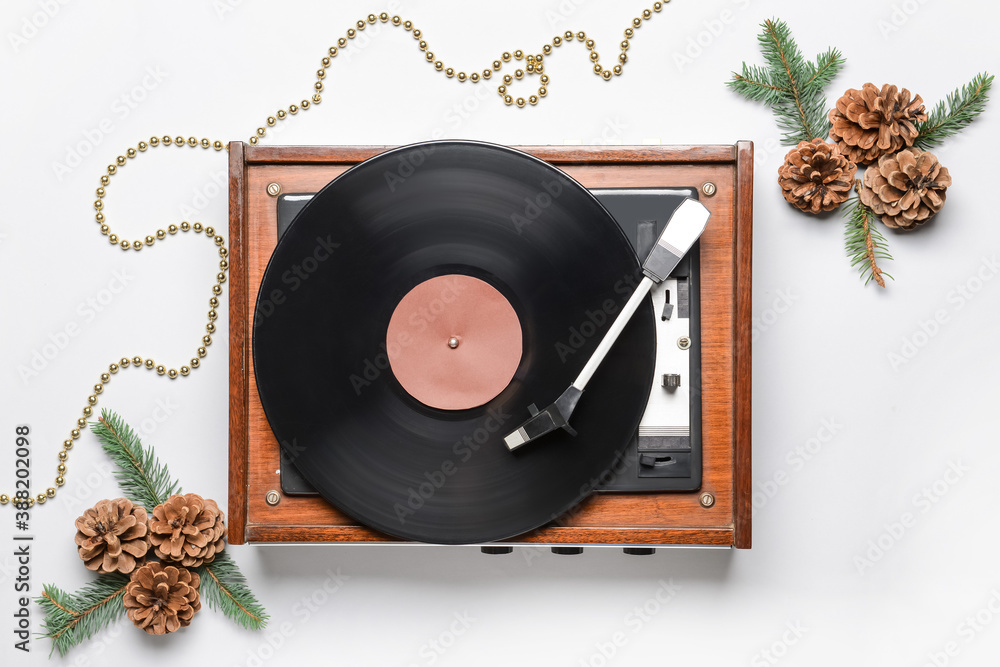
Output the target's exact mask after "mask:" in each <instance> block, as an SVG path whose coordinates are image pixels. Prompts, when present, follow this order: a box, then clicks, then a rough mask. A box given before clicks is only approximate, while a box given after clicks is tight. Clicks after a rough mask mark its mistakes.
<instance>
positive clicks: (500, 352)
mask: <svg viewBox="0 0 1000 667" xmlns="http://www.w3.org/2000/svg"><path fill="white" fill-rule="evenodd" d="M752 152H753V149H752V145H751V144H750V143H749V142H740V143H738V144H736V145H735V146H688V147H678V146H642V147H626V146H620V147H591V146H564V147H560V146H539V147H519V148H516V149H508V148H505V147H499V146H492V145H489V144H480V143H478V142H431V143H428V144H420V145H415V146H410V147H403V148H399V149H392V148H390V147H257V146H246V145H244V144H240V143H233V144H231V146H230V244H231V245H230V283H231V290H232V298H231V302H230V355H231V370H230V387H231V389H230V498H229V514H230V522H229V539H230V542H232V543H234V544H241V543H244V542H250V543H273V542H343V543H405V542H407V541H413V540H416V541H420V542H431V543H443V544H481V545H485V546H484V550H485V551H488V552H490V553H503V552H506V551H509V549H510V547H511V546H513V545H518V544H535V545H538V544H547V545H551V546H553V547H554V548H556V549H557V550H558V551H559V552H560V553H576V552H578V551H579V547H580V546H584V545H615V546H621V547H626V549H627V550H628V551H629V552H631V553H646V552H648V550H649V548H650V547H655V546H674V545H690V546H734V547H737V548H749V546H750V508H751V506H750V284H751V283H750V269H751V241H752V162H753V158H752ZM581 186H582V187H581ZM695 202H698V203H697V204H695ZM702 206H703V207H704V208H702ZM695 207H698V208H699V209H701V210H705V209H707V211H706V213H705V215H706V217H707V216H708V214H709V213H710V218H709V221H708V224H707V227H706V228H705V231H704V234H703V235H702V236H701V239H700V241H698V242H697V243H696V244H695V245H694V246H693V248H692V249H691V251H690V252H688V253H687V254H686V255H684V257H683V259H681V260H680V262H679V263H677V265H676V267H674V266H671V271H670V275H669V276H668V277H666V276H664V277H666V279H665V280H662V282H661V281H660V280H656V281H655V283H656V284H652V285H651V287H650V286H649V285H647V286H646V287H645V288H644V289H650V294H649V296H647V297H645V298H643V300H642V302H641V305H639V306H637V310H636V314H635V315H634V316H632V317H631V318H624V317H623V318H619V317H618V316H619V315H620V314H621V311H623V310H625V309H626V308H627V307H628V304H626V300H627V299H629V296H630V295H631V294H632V292H633V291H634V290H635V288H636V287H637V286H640V287H641V285H644V284H646V283H649V280H648V279H644V277H643V267H642V266H641V264H642V261H643V258H645V257H646V256H647V255H650V252H651V250H652V249H653V248H657V249H661V250H662V247H667V248H671V249H672V250H674V251H675V252H676V253H677V256H678V257H679V256H680V254H681V253H680V251H677V250H676V249H675V248H673V247H672V246H671V245H670V244H669V243H666V242H665V241H664V240H663V239H664V238H666V236H667V233H666V230H667V229H676V228H678V225H680V224H681V223H679V222H675V220H676V218H677V217H678V216H679V211H681V210H687V209H691V210H694V208H695ZM668 222H670V223H671V225H673V227H671V226H670V225H668ZM658 239H659V241H658ZM650 257H652V255H650ZM645 275H647V276H648V275H650V272H649V270H648V268H647V270H646V271H645ZM640 281H643V282H641V283H640ZM640 296H642V295H640ZM632 302H635V303H639V302H638V301H637V300H635V299H631V300H629V303H632ZM618 319H627V320H628V321H627V322H626V323H624V324H623V325H622V326H621V327H619V328H620V336H621V337H620V338H619V339H618V340H617V342H615V343H614V344H613V345H612V346H611V347H610V351H608V350H605V351H604V352H606V353H607V357H606V358H605V359H604V361H603V363H601V364H600V366H598V367H596V371H595V370H594V369H592V368H590V365H589V364H588V365H587V366H586V367H585V366H584V364H585V363H586V362H587V360H588V358H593V357H592V355H596V352H597V350H599V349H601V345H600V343H601V341H602V339H603V338H605V337H606V334H607V332H608V331H610V330H612V329H615V328H616V327H618V324H617V323H616V320H618ZM604 352H601V354H604ZM581 368H583V369H584V372H583V373H581V376H582V375H584V374H586V375H587V378H588V379H591V378H592V382H591V383H590V384H589V385H587V386H586V389H585V390H583V391H582V393H581V392H575V393H574V399H573V405H574V406H575V407H576V410H575V412H574V411H573V409H572V407H571V408H570V411H569V412H566V411H565V410H563V414H564V415H565V419H564V418H563V417H562V416H561V415H560V412H559V410H556V409H555V406H557V404H559V405H563V407H565V401H564V399H565V396H566V393H565V392H564V394H563V395H562V396H560V395H559V390H560V389H562V388H563V387H565V386H566V384H568V382H569V380H572V379H573V377H574V376H575V375H576V373H578V372H580V370H581ZM587 369H590V370H589V371H588V370H587ZM582 386H583V385H581V387H582ZM572 388H573V387H572V386H571V387H570V389H572ZM567 391H570V390H567ZM557 396H559V397H560V398H559V400H558V401H557V400H556V397H557ZM529 399H530V400H529ZM536 399H537V400H536ZM560 401H563V403H560ZM577 401H578V402H577ZM549 403H551V404H552V405H550V407H549V408H545V409H541V410H540V409H539V408H540V407H541V406H545V405H547V404H549ZM570 413H572V416H570ZM553 420H554V421H555V422H556V423H554V424H552V423H549V422H552V421H553ZM540 421H544V422H545V423H546V424H548V428H547V429H542V431H544V432H543V433H542V431H539V433H541V435H540V436H539V437H537V439H536V438H535V436H532V437H530V438H528V437H522V436H524V434H525V433H526V432H525V430H524V429H525V428H527V429H528V432H529V433H534V432H535V431H538V424H539V423H540ZM520 424H523V426H522V427H520V428H519V425H520ZM532 429H535V431H532ZM519 432H520V433H521V434H522V435H521V436H518V435H517V434H518V433H519ZM505 436H506V438H505ZM529 440H531V441H529ZM525 442H526V444H523V443H525ZM505 443H506V447H505V446H504V444H505Z"/></svg>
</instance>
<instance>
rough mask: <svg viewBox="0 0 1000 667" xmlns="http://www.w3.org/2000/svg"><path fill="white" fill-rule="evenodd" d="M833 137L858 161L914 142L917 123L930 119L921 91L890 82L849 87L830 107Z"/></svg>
mask: <svg viewBox="0 0 1000 667" xmlns="http://www.w3.org/2000/svg"><path fill="white" fill-rule="evenodd" d="M829 118H830V123H831V124H832V126H831V127H830V138H831V139H833V140H834V141H836V142H837V143H838V144H839V145H840V150H841V152H843V153H844V155H846V156H847V157H848V158H850V159H851V161H852V162H854V163H855V164H871V163H872V162H874V161H875V160H877V159H878V158H880V157H881V156H882V155H885V154H889V153H895V152H896V151H898V150H900V149H902V148H906V147H908V146H912V145H913V142H914V140H915V139H916V138H917V127H916V124H917V123H918V122H921V121H925V120H927V112H926V110H925V109H924V103H923V100H922V99H920V95H914V96H913V99H910V91H908V90H907V89H906V88H903V89H902V90H900V89H898V88H896V86H890V85H888V84H886V85H884V86H882V89H881V90H879V89H878V88H876V87H875V84H872V83H866V84H865V85H864V86H862V87H861V90H855V89H854V88H851V89H849V90H848V91H847V92H846V93H844V96H843V97H841V98H840V99H839V100H837V105H836V106H835V107H834V108H833V109H831V110H830V115H829Z"/></svg>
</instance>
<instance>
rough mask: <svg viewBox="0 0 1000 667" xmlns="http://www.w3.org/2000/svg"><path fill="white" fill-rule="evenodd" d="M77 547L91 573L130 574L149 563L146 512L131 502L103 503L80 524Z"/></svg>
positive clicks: (119, 500)
mask: <svg viewBox="0 0 1000 667" xmlns="http://www.w3.org/2000/svg"><path fill="white" fill-rule="evenodd" d="M76 530H77V533H76V546H77V550H78V552H79V554H80V558H82V559H83V563H84V565H86V566H87V569H89V570H95V571H97V572H103V573H108V572H121V573H123V574H128V573H129V572H131V571H132V570H134V569H135V568H136V565H142V564H143V563H144V562H146V552H147V551H149V527H148V526H147V524H146V510H145V509H143V508H142V507H135V506H133V505H132V501H130V500H129V499H128V498H118V499H116V500H102V501H100V502H99V503H97V504H96V505H94V507H92V508H91V509H89V510H87V511H86V512H84V513H83V516H81V517H79V518H78V519H77V520H76Z"/></svg>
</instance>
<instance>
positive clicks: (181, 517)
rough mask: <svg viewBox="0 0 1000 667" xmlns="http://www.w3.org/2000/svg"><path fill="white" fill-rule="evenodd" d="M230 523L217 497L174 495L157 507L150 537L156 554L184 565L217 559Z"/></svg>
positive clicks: (192, 565)
mask: <svg viewBox="0 0 1000 667" xmlns="http://www.w3.org/2000/svg"><path fill="white" fill-rule="evenodd" d="M225 534H226V522H225V516H223V514H222V510H220V509H219V506H218V505H216V504H215V501H214V500H205V499H204V498H202V497H201V496H199V495H198V494H196V493H188V494H186V495H183V496H181V495H173V496H170V497H169V498H167V501H166V502H165V503H162V504H160V505H157V506H156V507H155V508H154V509H153V517H152V518H151V519H150V521H149V539H150V541H151V542H152V543H153V550H154V551H155V552H156V555H157V556H159V557H160V558H162V559H163V560H165V561H172V562H175V563H179V564H181V565H183V566H184V567H198V566H199V565H201V564H203V563H211V562H212V561H213V560H215V554H216V553H218V552H220V551H222V549H223V548H224V547H225V546H226V538H225Z"/></svg>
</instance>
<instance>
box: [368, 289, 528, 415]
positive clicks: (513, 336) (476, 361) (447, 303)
mask: <svg viewBox="0 0 1000 667" xmlns="http://www.w3.org/2000/svg"><path fill="white" fill-rule="evenodd" d="M386 351H387V353H388V356H389V364H390V366H391V368H392V372H393V374H394V375H395V376H396V379H397V380H398V381H399V383H400V384H401V385H402V386H403V389H405V390H406V391H407V393H409V394H410V396H412V397H413V398H415V399H417V400H418V401H420V402H421V403H423V404H424V405H427V406H430V407H432V408H439V409H442V410H467V409H469V408H475V407H479V406H480V405H483V404H485V403H488V402H489V401H490V400H492V399H493V398H495V397H496V396H497V395H498V394H499V393H500V392H501V391H503V390H504V388H505V387H506V386H507V385H508V384H510V381H511V378H513V377H514V373H515V371H517V367H518V364H520V363H521V352H522V350H521V323H520V321H519V320H518V318H517V314H516V313H515V312H514V308H513V307H512V306H511V305H510V302H508V301H507V299H506V298H505V297H504V296H503V295H502V294H501V293H500V292H498V291H497V290H496V288H494V287H492V286H491V285H489V284H487V283H485V282H483V281H482V280H479V279H478V278H473V277H471V276H466V275H460V274H450V275H444V276H437V277H434V278H431V279H430V280H427V281H424V282H422V283H420V284H419V285H417V286H416V287H414V288H413V289H412V290H410V292H409V293H408V294H407V295H406V296H404V297H403V299H402V300H401V301H400V302H399V304H398V305H397V306H396V309H395V310H394V311H393V313H392V317H391V318H390V320H389V328H388V330H387V331H386Z"/></svg>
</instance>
